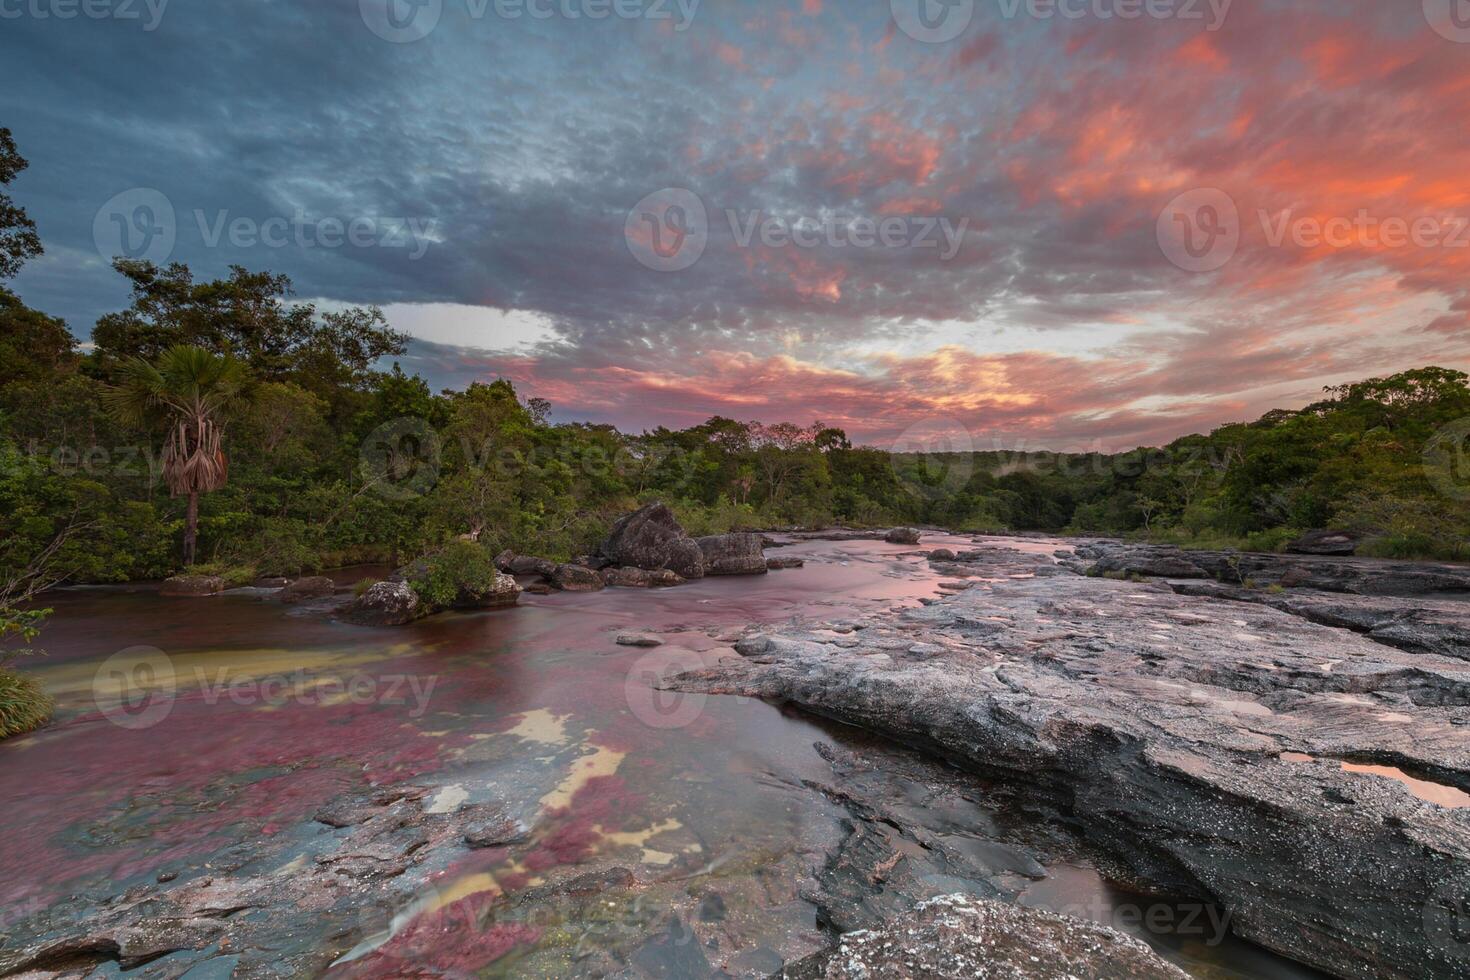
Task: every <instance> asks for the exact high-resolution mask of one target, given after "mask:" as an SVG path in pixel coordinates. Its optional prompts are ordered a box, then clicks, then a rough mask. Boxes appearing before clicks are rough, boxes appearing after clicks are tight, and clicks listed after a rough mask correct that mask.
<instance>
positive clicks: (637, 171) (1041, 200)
mask: <svg viewBox="0 0 1470 980" xmlns="http://www.w3.org/2000/svg"><path fill="white" fill-rule="evenodd" d="M0 62H3V63H4V64H5V65H6V66H7V67H6V75H7V79H8V84H6V85H5V86H3V88H0V126H5V127H8V128H10V129H11V130H12V133H13V135H14V137H15V139H16V141H17V143H18V144H19V147H20V149H21V152H22V153H23V154H24V155H25V156H26V157H27V158H28V159H29V160H30V162H31V169H30V170H28V171H27V172H26V173H24V174H23V175H22V176H21V177H20V178H19V179H18V180H17V181H16V182H15V183H14V184H12V185H11V187H10V193H11V195H12V196H13V197H14V198H15V199H16V200H17V202H18V203H20V204H21V205H23V206H24V207H25V208H26V209H27V210H28V211H29V213H30V214H31V216H32V218H33V219H35V220H36V222H37V223H38V225H39V226H40V232H41V236H42V241H43V243H44V245H45V247H46V255H45V256H44V257H43V258H41V259H38V260H35V261H33V262H31V263H30V264H29V265H28V266H27V267H26V269H25V270H24V271H23V272H22V273H21V275H20V276H19V277H18V278H17V279H16V280H15V282H14V283H13V284H12V286H13V288H14V289H15V290H16V291H17V292H19V293H20V295H21V296H22V298H23V299H25V300H26V301H27V302H28V303H29V304H30V305H32V306H35V307H37V308H40V309H43V310H45V311H47V312H49V313H52V314H54V315H59V316H62V317H64V318H65V319H66V320H67V321H68V323H69V325H70V326H71V328H72V330H73V332H74V333H76V334H77V335H78V336H79V337H82V338H84V339H85V337H86V336H87V335H88V334H89V332H90V329H91V325H92V324H93V323H94V322H95V320H96V319H97V317H98V316H99V315H101V314H103V313H105V312H108V311H111V310H116V309H120V308H122V307H124V306H125V305H126V303H127V291H126V289H125V287H124V284H123V282H122V279H121V277H119V276H118V275H117V274H116V273H115V272H114V271H112V269H111V267H110V260H111V257H112V256H113V255H117V254H127V255H132V256H135V257H142V258H149V259H152V260H154V261H159V262H163V261H181V262H185V263H187V264H188V265H189V266H190V267H191V268H192V269H193V270H194V272H195V274H196V276H198V277H201V278H212V277H216V276H222V275H225V274H227V273H228V270H229V267H230V266H231V265H232V264H240V265H244V266H247V267H249V268H252V269H269V270H271V271H273V272H279V273H285V274H287V275H289V276H290V277H291V279H292V280H293V281H294V283H295V289H296V295H297V298H298V299H301V300H304V301H312V302H316V303H318V304H319V305H321V306H322V307H324V308H337V307H342V306H350V305H367V304H376V305H379V306H381V307H382V308H383V309H384V310H385V312H386V313H387V314H388V316H389V318H390V320H391V322H392V323H393V324H394V325H395V326H396V327H398V328H400V329H403V330H406V331H408V332H409V333H410V334H412V335H413V336H414V338H415V340H414V342H413V343H412V346H411V349H410V351H409V353H408V354H407V355H406V356H405V357H403V358H401V359H400V360H401V362H402V364H403V367H404V368H405V369H406V370H410V371H418V372H420V373H422V374H424V375H425V376H426V377H427V378H429V379H430V380H431V382H432V383H433V384H434V385H435V386H436V387H463V386H465V385H467V384H469V383H471V382H473V381H476V380H491V379H494V378H497V377H505V378H509V379H511V380H513V381H514V382H515V383H516V386H517V389H518V390H519V391H520V392H521V393H522V394H523V395H524V396H527V397H529V396H539V397H543V398H546V399H549V400H550V401H551V402H552V404H553V406H554V418H556V419H557V420H560V421H573V420H575V421H593V422H611V423H615V424H617V425H618V426H619V427H621V428H624V429H625V430H631V431H638V430H642V429H645V428H650V427H653V426H657V425H667V426H670V427H685V426H689V425H694V424H697V423H699V422H701V421H703V420H705V419H706V418H708V417H710V416H712V415H723V416H727V417H733V418H737V419H741V420H752V419H760V420H763V421H768V422H769V421H778V420H791V421H796V422H799V423H802V424H806V423H809V422H812V421H814V420H820V421H822V422H824V423H826V424H829V425H837V426H842V427H844V428H846V429H847V430H848V432H849V434H850V435H852V436H853V437H854V438H855V439H856V440H857V441H861V442H865V443H868V444H872V445H879V446H896V447H899V448H903V447H904V446H905V444H906V441H907V440H911V439H915V438H918V436H917V435H916V434H923V433H933V432H945V433H950V434H951V436H950V438H952V439H953V440H954V441H955V442H956V443H957V444H962V443H963V442H965V441H966V440H968V441H969V443H970V444H971V445H972V446H973V447H974V448H980V449H988V448H1012V449H1017V448H1020V449H1034V448H1052V449H1064V450H1065V449H1072V450H1075V449H1099V450H1104V451H1119V450H1123V449H1127V448H1131V447H1134V446H1137V445H1158V444H1162V443H1164V442H1167V441H1168V440H1170V439H1172V438H1175V437H1177V436H1180V435H1183V434H1187V433H1190V432H1198V431H1208V430H1209V429H1211V428H1213V427H1215V426H1218V425H1221V424H1224V423H1227V422H1232V421H1242V420H1248V419H1252V418H1255V417H1257V416H1259V415H1260V414H1261V413H1263V412H1264V411H1266V410H1268V409H1271V408H1275V407H1299V406H1301V405H1304V404H1306V403H1308V402H1310V401H1313V400H1315V399H1316V398H1317V397H1318V395H1319V393H1320V392H1321V389H1322V388H1323V387H1324V386H1326V385H1330V384H1337V383H1342V382H1344V381H1348V380H1354V379H1358V378H1362V377H1366V376H1371V375H1382V374H1387V373H1390V372H1394V371H1398V370H1403V369H1406V368H1410V367H1417V366H1423V365H1426V364H1439V365H1441V366H1445V367H1452V368H1460V369H1466V368H1470V275H1467V271H1470V113H1467V112H1466V111H1465V107H1466V105H1467V104H1470V2H1467V0H1391V2H1390V0H1310V2H1308V0H1294V2H1290V3H1286V2H1276V0H1234V2H1228V0H892V2H891V3H890V2H886V0H871V2H869V0H864V2H855V0H846V2H837V0H765V2H749V3H745V2H736V0H702V2H696V0H309V2H308V0H0Z"/></svg>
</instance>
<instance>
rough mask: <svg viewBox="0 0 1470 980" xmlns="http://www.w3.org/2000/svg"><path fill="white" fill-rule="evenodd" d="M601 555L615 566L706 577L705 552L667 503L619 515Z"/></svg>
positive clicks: (692, 577) (655, 504) (686, 576)
mask: <svg viewBox="0 0 1470 980" xmlns="http://www.w3.org/2000/svg"><path fill="white" fill-rule="evenodd" d="M601 554H602V556H603V557H604V558H606V559H607V560H608V561H610V562H611V563H612V564H614V565H629V566H632V567H634V568H643V569H647V570H649V571H654V570H657V569H660V568H667V569H669V570H670V571H672V572H674V573H676V574H677V575H679V576H680V577H682V578H686V579H696V578H703V577H704V553H703V552H702V551H701V550H700V548H699V544H698V543H697V542H696V541H695V540H694V539H693V538H691V537H689V536H688V535H687V534H685V533H684V529H683V528H682V527H681V526H680V525H679V522H678V520H677V519H676V518H675V517H674V512H673V511H671V510H669V508H668V506H667V505H665V504H663V503H653V504H648V505H647V506H645V507H640V508H639V509H638V510H636V511H634V512H633V513H631V514H628V515H626V516H625V517H622V518H619V519H618V521H617V523H615V524H613V526H612V529H611V531H610V532H609V534H608V537H607V540H606V541H605V542H603V545H602V549H601Z"/></svg>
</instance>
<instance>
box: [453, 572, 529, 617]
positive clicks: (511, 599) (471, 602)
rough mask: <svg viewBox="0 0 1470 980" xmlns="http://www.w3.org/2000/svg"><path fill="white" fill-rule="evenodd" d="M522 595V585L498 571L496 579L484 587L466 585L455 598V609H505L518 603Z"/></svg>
mask: <svg viewBox="0 0 1470 980" xmlns="http://www.w3.org/2000/svg"><path fill="white" fill-rule="evenodd" d="M520 596H521V587H520V586H519V585H517V584H516V580H515V579H514V578H512V577H511V576H509V575H507V574H506V573H504V572H496V573H495V579H494V581H492V582H488V583H486V584H485V585H484V586H483V587H478V586H469V585H464V586H461V587H460V590H459V593H458V595H456V596H455V598H454V603H453V608H455V609H503V608H505V607H506V606H513V605H515V604H516V600H518V599H519V598H520Z"/></svg>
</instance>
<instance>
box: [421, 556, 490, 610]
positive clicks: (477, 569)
mask: <svg viewBox="0 0 1470 980" xmlns="http://www.w3.org/2000/svg"><path fill="white" fill-rule="evenodd" d="M495 574H496V573H495V560H494V559H493V558H491V556H490V552H489V551H488V550H486V549H485V548H484V547H483V546H481V545H478V544H475V543H474V542H473V541H451V542H450V543H449V544H447V545H445V546H444V547H443V548H441V549H440V550H439V551H437V552H434V553H433V554H430V555H425V556H424V557H423V558H420V559H419V560H418V561H416V562H414V563H413V565H412V566H411V569H410V572H409V576H408V584H409V585H411V586H413V590H414V591H415V592H417V593H418V594H419V598H420V599H422V600H424V602H426V603H428V604H429V605H431V606H452V605H453V604H454V602H455V600H456V599H458V597H459V596H460V594H461V593H470V594H479V593H485V592H489V591H490V590H491V589H493V588H494V587H495Z"/></svg>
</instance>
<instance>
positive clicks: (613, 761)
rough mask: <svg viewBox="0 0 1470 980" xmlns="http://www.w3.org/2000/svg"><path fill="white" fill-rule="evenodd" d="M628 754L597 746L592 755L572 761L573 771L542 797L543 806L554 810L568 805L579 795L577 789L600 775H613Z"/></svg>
mask: <svg viewBox="0 0 1470 980" xmlns="http://www.w3.org/2000/svg"><path fill="white" fill-rule="evenodd" d="M627 755H628V753H626V752H617V751H614V750H613V749H609V748H605V747H603V746H600V745H599V746H596V747H595V748H594V749H593V750H592V754H591V755H584V756H582V757H581V758H580V759H578V760H577V761H576V762H573V763H572V769H571V772H569V773H567V777H566V778H565V779H563V780H562V781H561V784H560V785H559V786H557V787H556V789H554V790H552V791H551V792H550V793H547V794H546V795H545V796H543V797H541V808H542V809H543V810H553V809H556V808H557V807H563V806H567V805H568V804H570V803H571V802H572V797H573V796H576V795H577V791H578V790H579V789H581V788H582V787H584V786H586V785H587V784H588V783H589V782H591V781H592V780H594V779H596V778H597V777H598V776H611V775H612V774H613V773H615V772H617V771H618V766H620V765H622V764H623V759H625V758H627Z"/></svg>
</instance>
